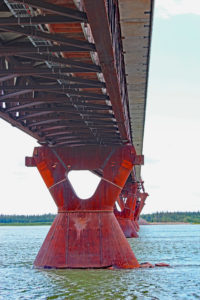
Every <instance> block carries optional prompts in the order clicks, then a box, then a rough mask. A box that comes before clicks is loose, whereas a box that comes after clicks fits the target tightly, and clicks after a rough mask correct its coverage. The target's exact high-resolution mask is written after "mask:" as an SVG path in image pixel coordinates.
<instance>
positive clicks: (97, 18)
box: [83, 0, 131, 141]
mask: <svg viewBox="0 0 200 300" xmlns="http://www.w3.org/2000/svg"><path fill="white" fill-rule="evenodd" d="M83 3H84V7H85V11H86V13H87V17H88V21H89V24H90V27H91V31H92V35H93V38H94V42H95V46H96V50H97V53H98V57H99V61H100V65H101V67H102V72H103V75H104V78H105V82H106V87H107V91H108V94H109V97H110V101H111V103H112V106H113V111H114V113H115V117H116V119H117V121H118V122H119V131H120V134H121V137H122V140H124V141H131V134H130V124H129V118H128V115H127V108H126V107H124V106H125V105H127V103H123V101H122V95H121V90H120V84H121V83H120V82H119V79H118V74H117V69H116V61H115V59H116V58H115V56H114V51H113V45H112V37H111V30H110V25H109V22H108V15H107V9H106V4H105V1H104V0H83ZM99 32H101V34H99Z"/></svg>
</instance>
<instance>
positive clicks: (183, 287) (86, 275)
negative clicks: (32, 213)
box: [0, 225, 200, 300]
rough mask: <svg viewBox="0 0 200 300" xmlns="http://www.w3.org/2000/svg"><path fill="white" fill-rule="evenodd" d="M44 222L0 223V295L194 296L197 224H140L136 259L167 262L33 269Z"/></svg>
mask: <svg viewBox="0 0 200 300" xmlns="http://www.w3.org/2000/svg"><path fill="white" fill-rule="evenodd" d="M48 230H49V226H23V227H15V226H8V227H7V226H6V227H0V299H3V300H9V299H14V300H17V299H20V300H21V299H78V300H79V299H100V300H102V299H106V300H110V299H127V300H129V299H130V300H131V299H141V300H143V299H144V300H146V299H161V300H165V299H166V300H170V299H181V300H182V299H185V300H190V299H200V225H152V226H141V229H140V238H138V239H129V242H130V244H131V247H132V248H133V250H134V253H135V254H136V257H137V258H138V260H139V262H145V261H149V262H151V263H156V262H166V263H169V264H170V265H171V267H170V268H154V269H137V270H136V269H135V270H105V269H104V270H37V269H34V268H33V266H32V265H33V261H34V259H35V256H36V254H37V252H38V250H39V248H40V246H41V244H42V242H43V240H44V238H45V236H46V234H47V232H48Z"/></svg>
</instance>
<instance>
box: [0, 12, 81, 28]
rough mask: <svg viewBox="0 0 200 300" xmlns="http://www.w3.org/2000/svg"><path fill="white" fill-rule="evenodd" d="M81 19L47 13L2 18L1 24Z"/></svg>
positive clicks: (74, 20)
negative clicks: (43, 14) (44, 14)
mask: <svg viewBox="0 0 200 300" xmlns="http://www.w3.org/2000/svg"><path fill="white" fill-rule="evenodd" d="M80 22H81V21H80V20H78V19H75V18H72V17H66V16H61V15H46V16H36V17H29V18H27V17H21V18H14V17H8V18H0V26H3V25H9V26H15V25H39V24H68V23H80Z"/></svg>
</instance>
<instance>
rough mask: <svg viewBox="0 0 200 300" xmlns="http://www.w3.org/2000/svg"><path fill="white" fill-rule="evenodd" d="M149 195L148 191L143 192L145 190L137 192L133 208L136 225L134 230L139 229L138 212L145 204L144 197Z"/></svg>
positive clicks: (139, 212)
mask: <svg viewBox="0 0 200 300" xmlns="http://www.w3.org/2000/svg"><path fill="white" fill-rule="evenodd" d="M148 196H149V194H148V193H145V191H143V192H142V193H139V195H138V200H137V202H136V208H135V214H134V224H135V225H136V230H137V231H139V228H140V227H139V224H138V221H139V218H140V214H141V211H142V209H143V207H144V205H145V200H146V198H147V197H148Z"/></svg>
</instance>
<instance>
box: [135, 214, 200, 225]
mask: <svg viewBox="0 0 200 300" xmlns="http://www.w3.org/2000/svg"><path fill="white" fill-rule="evenodd" d="M141 218H143V219H145V220H146V221H147V222H150V223H151V222H185V223H199V224H200V211H198V212H156V213H152V214H143V215H141Z"/></svg>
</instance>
